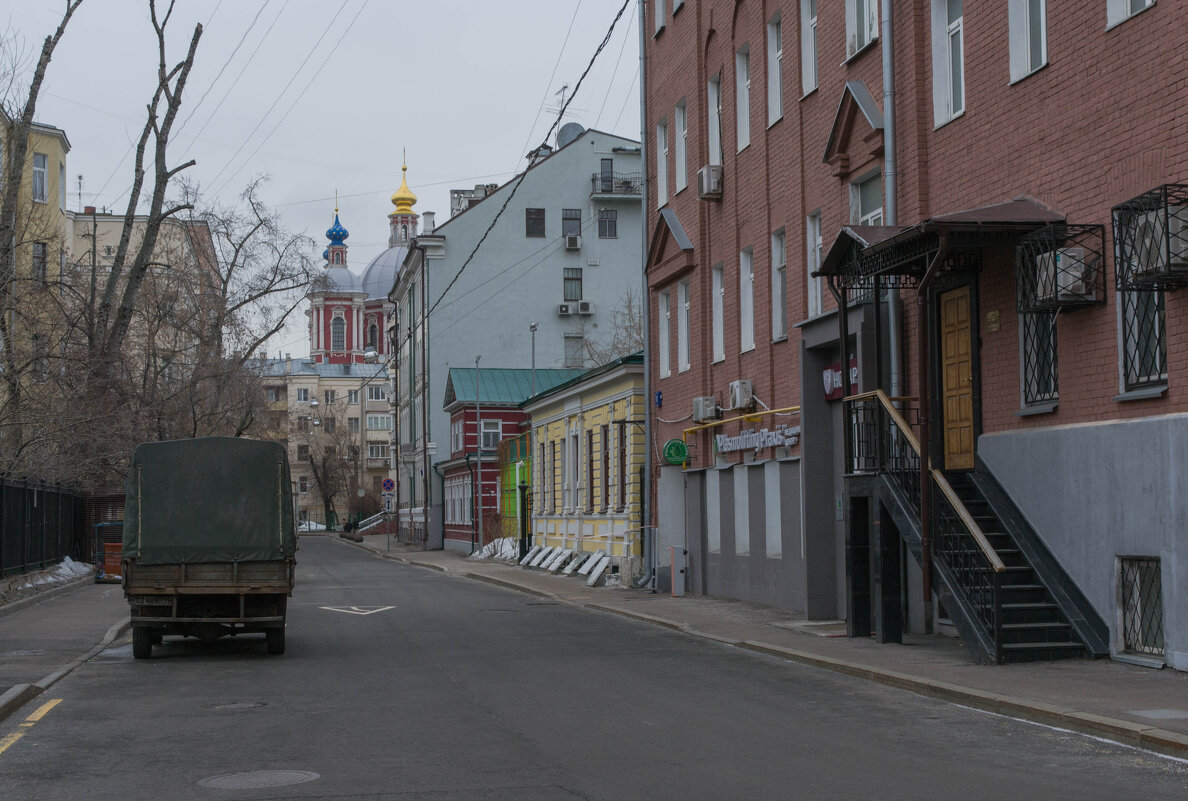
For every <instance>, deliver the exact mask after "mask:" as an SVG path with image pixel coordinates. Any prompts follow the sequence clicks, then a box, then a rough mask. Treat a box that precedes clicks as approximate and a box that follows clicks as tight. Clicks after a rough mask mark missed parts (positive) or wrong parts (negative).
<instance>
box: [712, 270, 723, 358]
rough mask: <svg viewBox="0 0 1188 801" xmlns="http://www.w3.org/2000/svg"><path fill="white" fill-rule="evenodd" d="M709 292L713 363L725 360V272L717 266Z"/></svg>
mask: <svg viewBox="0 0 1188 801" xmlns="http://www.w3.org/2000/svg"><path fill="white" fill-rule="evenodd" d="M710 292H711V295H712V297H711V299H710V301H711V307H712V311H711V315H712V317H711V319H712V325H713V338H714V361H716V362H720V361H721V360H722V359H725V358H726V311H725V301H726V270H725V268H724V267H723V265H721V264H719V265H716V266H715V267H714V272H713V286H712V288H711V290H710Z"/></svg>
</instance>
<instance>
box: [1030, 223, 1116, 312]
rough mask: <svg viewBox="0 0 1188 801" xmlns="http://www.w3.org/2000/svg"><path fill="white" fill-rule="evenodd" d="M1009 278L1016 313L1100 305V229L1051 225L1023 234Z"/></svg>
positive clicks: (1102, 264)
mask: <svg viewBox="0 0 1188 801" xmlns="http://www.w3.org/2000/svg"><path fill="white" fill-rule="evenodd" d="M1015 274H1016V301H1017V308H1018V310H1019V311H1020V312H1021V313H1027V312H1042V311H1054V310H1056V309H1076V308H1082V307H1085V306H1093V305H1099V304H1102V303H1105V277H1104V276H1105V226H1102V225H1077V224H1074V223H1056V224H1054V225H1046V226H1044V227H1043V228H1041V229H1039V230H1038V231H1033V232H1032V233H1030V234H1027V235H1026V236H1024V237H1023V238H1022V239H1021V240H1020V241H1019V245H1018V247H1017V248H1016V249H1015Z"/></svg>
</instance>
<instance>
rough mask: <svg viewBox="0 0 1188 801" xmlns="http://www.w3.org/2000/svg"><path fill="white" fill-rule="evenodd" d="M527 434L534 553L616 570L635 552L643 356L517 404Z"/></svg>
mask: <svg viewBox="0 0 1188 801" xmlns="http://www.w3.org/2000/svg"><path fill="white" fill-rule="evenodd" d="M524 409H525V411H527V412H528V414H529V416H530V417H531V421H532V423H531V427H532V448H533V454H532V456H533V458H532V498H533V504H532V518H531V520H532V534H533V540H532V541H533V544H534V545H544V546H560V547H564V548H572V549H574V550H577V551H582V552H585V553H591V552H594V551H604V552H605V553H606V554H608V555H609V556H610V557H611V558H612V563H614V564H616V565H618V564H621V563H622V560H623V559H624V558H625V557H629V556H638V555H640V552H641V545H640V543H641V537H640V532H641V527H642V521H641V519H640V510H641V506H640V499H641V495H640V493H641V471H642V468H643V460H644V444H645V443H644V428H643V419H644V413H645V411H646V401H645V398H644V375H643V355H642V354H639V353H637V354H633V355H631V356H625V357H623V358H621V359H617V360H615V361H613V362H611V363H610V364H607V365H604V366H602V367H597V368H595V369H593V370H589V371H587V372H585V373H583V374H582V375H580V376H578V377H577V378H574V379H572V380H570V381H567V382H565V383H564V384H561V385H559V386H557V387H554V388H553V389H551V390H549V391H548V392H543V393H541V394H539V395H536V396H535V397H533V398H530V399H529V400H528V401H526V402H525V403H524Z"/></svg>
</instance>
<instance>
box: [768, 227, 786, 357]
mask: <svg viewBox="0 0 1188 801" xmlns="http://www.w3.org/2000/svg"><path fill="white" fill-rule="evenodd" d="M786 336H788V243H787V239H786V237H785V236H784V229H783V228H781V229H780V230H778V231H776V232H775V233H774V234H772V235H771V338H772V339H773V340H775V339H783V338H784V337H786Z"/></svg>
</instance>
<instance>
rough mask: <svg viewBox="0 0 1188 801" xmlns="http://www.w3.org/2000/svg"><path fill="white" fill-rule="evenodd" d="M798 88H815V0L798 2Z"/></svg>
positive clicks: (807, 90) (810, 89)
mask: <svg viewBox="0 0 1188 801" xmlns="http://www.w3.org/2000/svg"><path fill="white" fill-rule="evenodd" d="M800 88H801V91H802V92H803V93H804V94H806V95H807V94H808V93H809V92H811V91H813V90H814V89H816V88H817V0H800Z"/></svg>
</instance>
